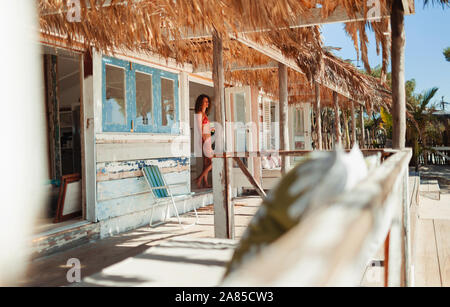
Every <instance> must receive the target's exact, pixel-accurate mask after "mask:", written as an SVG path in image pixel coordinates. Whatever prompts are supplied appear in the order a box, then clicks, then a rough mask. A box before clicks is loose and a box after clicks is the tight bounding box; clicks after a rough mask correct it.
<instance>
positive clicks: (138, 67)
mask: <svg viewBox="0 0 450 307" xmlns="http://www.w3.org/2000/svg"><path fill="white" fill-rule="evenodd" d="M106 65H110V66H116V67H119V68H123V69H125V76H126V77H125V97H126V98H125V99H126V115H127V116H126V121H127V124H126V125H117V124H108V123H106V122H105V116H106V114H105V113H106V109H105V105H106ZM102 71H103V76H102V79H103V80H102V87H103V89H102V95H103V97H102V115H103V119H102V131H103V132H126V133H141V134H144V133H158V134H173V135H178V134H179V133H180V110H179V109H180V105H179V104H180V100H179V79H178V74H176V73H172V72H168V71H165V70H161V69H157V68H154V67H150V66H146V65H142V64H138V63H134V62H130V61H126V60H121V59H117V58H113V57H107V56H104V57H103V59H102ZM136 72H139V73H144V74H148V75H151V80H152V122H151V123H149V125H143V124H141V123H138V121H137V104H136ZM161 78H164V79H168V80H171V81H173V84H174V89H173V91H174V93H173V94H174V96H173V97H174V108H175V118H174V124H173V125H172V126H162V110H161V108H162V105H161V103H162V92H161V90H162V88H161ZM132 122H133V124H132ZM133 126H134V127H133ZM132 128H133V131H132Z"/></svg>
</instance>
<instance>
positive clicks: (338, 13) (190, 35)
mask: <svg viewBox="0 0 450 307" xmlns="http://www.w3.org/2000/svg"><path fill="white" fill-rule="evenodd" d="M401 1H402V2H403V5H404V7H405V15H411V14H414V0H401ZM406 8H407V9H406ZM310 13H311V14H310V16H309V17H301V16H299V17H298V18H297V20H296V22H294V23H292V24H291V25H290V26H289V27H280V28H278V30H283V29H288V28H290V29H296V28H303V27H311V26H319V25H323V24H331V23H347V22H355V21H364V20H365V21H375V20H380V19H381V18H389V17H390V12H386V13H385V14H380V15H379V16H378V15H376V14H374V15H369V16H367V17H364V13H360V12H357V13H355V15H354V16H349V15H348V14H347V12H346V10H345V8H343V7H337V8H336V9H335V10H334V12H333V13H331V14H330V15H329V16H328V17H326V18H323V17H322V9H321V8H312V9H310ZM270 30H272V29H269V28H260V29H251V28H248V29H242V30H240V31H239V34H248V33H258V32H266V31H270ZM232 32H233V31H231V30H230V33H232ZM209 37H211V32H210V31H208V30H200V31H192V30H190V29H187V30H186V35H185V36H184V37H183V38H184V39H198V38H209Z"/></svg>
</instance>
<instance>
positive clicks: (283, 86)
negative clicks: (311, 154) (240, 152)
mask: <svg viewBox="0 0 450 307" xmlns="http://www.w3.org/2000/svg"><path fill="white" fill-rule="evenodd" d="M278 85H279V86H278V88H279V94H280V97H279V108H278V110H279V113H280V150H289V117H288V107H289V106H288V74H287V67H286V65H284V64H283V63H278ZM289 169H290V166H289V158H288V157H286V156H282V157H281V173H282V174H285V173H286V171H287V170H289Z"/></svg>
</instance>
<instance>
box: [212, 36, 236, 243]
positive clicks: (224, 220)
mask: <svg viewBox="0 0 450 307" xmlns="http://www.w3.org/2000/svg"><path fill="white" fill-rule="evenodd" d="M224 80H225V77H224V71H223V45H222V38H221V37H219V35H218V34H217V33H214V34H213V82H214V103H215V117H216V122H217V123H219V124H221V126H222V129H216V133H217V136H216V139H215V144H216V148H215V152H216V154H223V153H224V152H225V133H226V132H225V131H226V129H225V127H226V126H225V124H226V122H225V84H224ZM212 165H213V170H212V171H213V194H214V195H213V197H214V234H215V237H216V238H228V239H233V238H234V209H233V204H232V201H231V182H230V175H231V171H232V169H231V166H232V164H231V161H229V160H228V159H222V158H214V159H212Z"/></svg>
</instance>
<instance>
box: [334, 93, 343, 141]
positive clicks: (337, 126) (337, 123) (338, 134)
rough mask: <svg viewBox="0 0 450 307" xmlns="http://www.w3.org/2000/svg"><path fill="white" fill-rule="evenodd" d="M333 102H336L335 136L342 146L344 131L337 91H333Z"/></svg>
mask: <svg viewBox="0 0 450 307" xmlns="http://www.w3.org/2000/svg"><path fill="white" fill-rule="evenodd" d="M333 103H334V129H335V138H336V145H335V147H336V146H340V147H342V132H341V118H340V114H339V113H340V110H339V109H340V108H339V102H338V95H337V93H336V92H333Z"/></svg>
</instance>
